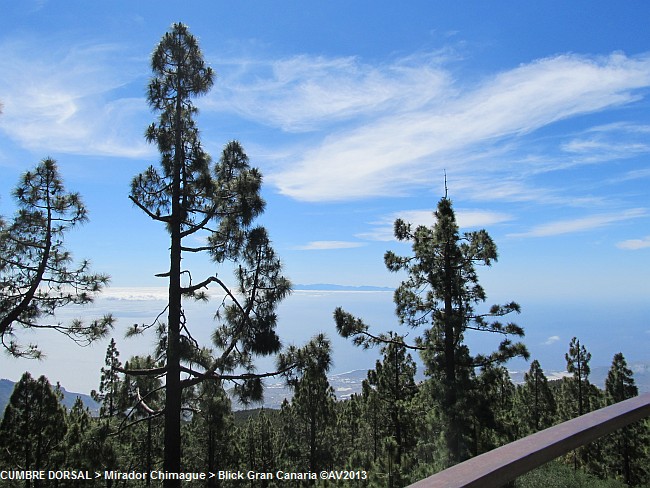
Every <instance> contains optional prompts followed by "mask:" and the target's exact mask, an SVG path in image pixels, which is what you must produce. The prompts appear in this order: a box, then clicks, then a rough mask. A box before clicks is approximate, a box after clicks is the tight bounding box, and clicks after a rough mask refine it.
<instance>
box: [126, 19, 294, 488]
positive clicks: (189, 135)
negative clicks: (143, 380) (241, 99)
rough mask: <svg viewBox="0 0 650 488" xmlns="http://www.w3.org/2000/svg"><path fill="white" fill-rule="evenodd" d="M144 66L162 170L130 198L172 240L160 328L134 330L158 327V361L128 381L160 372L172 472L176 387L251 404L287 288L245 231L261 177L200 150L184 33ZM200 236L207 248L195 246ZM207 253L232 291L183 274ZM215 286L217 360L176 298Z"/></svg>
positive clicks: (263, 240)
mask: <svg viewBox="0 0 650 488" xmlns="http://www.w3.org/2000/svg"><path fill="white" fill-rule="evenodd" d="M151 66H152V70H153V73H154V76H153V78H152V79H151V82H150V84H149V91H148V101H149V104H150V106H151V107H152V108H153V109H154V110H155V111H157V112H158V113H159V118H158V122H157V123H154V124H152V125H151V126H150V127H149V129H148V130H147V134H146V136H147V139H148V140H149V141H150V142H155V143H156V144H157V146H158V149H159V151H160V153H161V156H162V157H161V171H158V170H157V169H155V168H154V167H153V166H152V167H149V168H148V169H147V170H146V171H145V172H144V173H142V174H140V175H139V176H137V177H136V178H134V180H133V183H132V186H131V195H130V198H131V200H132V201H133V203H134V204H135V205H136V206H137V207H138V208H140V209H141V210H142V211H143V212H144V213H145V214H146V215H148V216H149V217H150V218H151V219H153V220H154V221H157V222H160V223H162V224H164V225H165V227H166V229H167V232H168V233H169V236H170V244H169V249H170V255H169V268H168V270H167V271H165V272H164V273H161V274H160V275H158V276H160V277H164V278H167V279H168V284H169V287H168V290H169V291H168V305H167V308H166V311H167V322H166V324H164V323H161V322H159V321H158V320H157V319H156V320H155V321H154V322H153V323H151V324H147V325H143V326H142V327H134V329H132V331H131V332H133V333H136V332H141V331H143V330H146V329H148V328H151V327H157V328H158V336H159V350H160V352H161V358H162V359H163V361H164V363H163V366H162V367H159V368H152V369H150V370H141V371H139V372H138V371H134V370H132V371H130V374H132V375H154V376H155V375H160V374H164V375H165V406H164V411H163V412H164V420H165V427H164V436H165V440H164V445H165V454H164V463H163V466H164V469H165V471H168V472H173V473H178V472H180V470H181V411H182V408H183V390H184V389H188V388H191V387H193V386H194V385H196V384H198V383H200V382H202V381H205V380H210V381H213V380H234V381H238V383H237V384H236V385H235V390H236V393H238V394H239V395H240V396H241V397H242V398H243V399H244V400H250V399H258V398H259V397H260V396H261V393H262V385H261V379H260V376H259V375H257V374H255V367H254V362H253V360H254V357H255V356H257V355H268V354H273V353H276V352H277V351H278V350H279V349H280V340H279V338H278V336H277V334H276V333H275V325H276V314H275V307H276V306H277V303H278V302H279V301H280V300H282V299H283V298H284V297H285V296H286V295H287V294H288V293H289V291H290V284H289V282H288V280H286V279H284V278H283V277H282V276H281V274H280V273H281V265H280V261H279V259H278V258H277V257H276V255H275V253H274V251H273V249H272V247H271V244H270V240H269V238H268V235H267V233H266V231H265V230H264V229H263V228H261V227H252V222H253V220H254V218H255V217H256V216H258V215H259V214H261V213H262V211H263V209H264V201H263V200H262V198H261V196H260V194H259V192H260V186H261V180H262V177H261V175H260V173H259V171H257V170H256V169H254V168H251V167H250V166H249V162H248V158H247V156H246V154H245V153H244V151H243V148H242V147H241V145H240V144H239V143H238V142H230V143H228V144H227V145H226V147H225V148H224V150H223V153H222V155H221V158H220V160H219V162H218V163H217V164H214V165H213V164H212V163H211V160H210V157H209V156H208V154H207V153H206V152H205V151H204V150H203V148H202V146H201V142H200V139H199V131H198V128H197V126H196V123H195V121H194V116H195V115H196V113H197V109H196V107H195V106H194V105H193V103H192V98H193V97H196V96H199V95H202V94H205V93H206V92H207V91H208V90H209V89H210V88H211V86H212V84H213V79H214V73H213V71H212V69H211V68H209V67H208V66H206V64H205V61H204V59H203V55H202V53H201V50H200V49H199V46H198V43H197V41H196V39H195V38H194V37H193V36H192V34H191V33H190V32H189V30H188V29H187V27H186V26H184V25H182V24H174V25H173V26H172V28H171V31H170V32H168V33H167V34H165V35H164V36H163V38H162V40H161V41H160V43H159V44H158V46H157V47H156V49H155V50H154V52H153V55H152V59H151ZM202 239H204V240H203V242H204V243H205V245H197V244H196V243H197V242H200V241H201V240H202ZM204 252H205V253H208V254H209V256H210V257H211V258H212V260H213V261H214V262H215V263H217V264H221V263H224V262H226V261H231V262H234V269H235V277H236V280H237V285H236V286H233V287H230V286H229V285H228V284H227V283H226V282H225V281H223V279H222V278H221V277H219V276H218V275H217V274H216V273H215V274H214V275H211V276H208V277H206V278H205V279H201V280H198V281H197V280H196V279H195V275H194V274H192V272H191V271H190V270H189V269H183V267H182V264H181V263H182V260H183V256H184V255H187V254H188V253H190V254H195V255H196V254H200V253H204ZM201 269H205V266H202V267H201ZM212 283H216V284H217V285H218V286H219V287H220V288H221V290H222V292H223V293H225V295H226V299H224V301H223V303H222V305H221V306H220V308H219V311H218V313H217V315H216V317H217V319H218V320H219V321H220V326H219V327H218V329H217V330H216V331H215V333H214V334H213V341H214V346H215V347H216V348H217V349H218V352H216V353H214V352H213V351H212V350H210V349H207V348H202V347H200V346H199V345H198V344H197V343H196V341H195V340H194V338H193V337H192V335H191V332H190V328H189V326H188V322H187V318H186V316H185V312H184V308H183V298H191V299H195V300H207V299H208V295H207V293H206V292H205V289H206V288H207V287H208V285H210V284H212ZM163 313H164V312H163ZM163 313H161V316H162V314H163ZM235 371H243V373H241V374H240V373H237V374H235ZM143 395H144V392H143ZM165 486H180V481H179V480H166V481H165Z"/></svg>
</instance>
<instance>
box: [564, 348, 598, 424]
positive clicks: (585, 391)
mask: <svg viewBox="0 0 650 488" xmlns="http://www.w3.org/2000/svg"><path fill="white" fill-rule="evenodd" d="M564 357H565V359H566V362H567V371H568V372H569V373H573V384H574V385H575V387H576V389H577V395H576V399H577V403H578V415H582V414H584V413H587V412H589V411H590V410H591V409H590V408H589V374H590V373H591V368H590V367H589V361H591V353H589V352H588V351H587V349H586V348H585V346H584V345H582V346H581V345H580V340H578V338H577V337H574V338H573V339H571V343H570V344H569V352H568V353H566V354H565V355H564Z"/></svg>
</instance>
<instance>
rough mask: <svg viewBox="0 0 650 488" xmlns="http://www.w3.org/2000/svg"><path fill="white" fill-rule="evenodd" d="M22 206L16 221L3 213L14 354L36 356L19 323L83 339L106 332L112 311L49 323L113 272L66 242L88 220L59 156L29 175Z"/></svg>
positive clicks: (9, 343) (1, 264)
mask: <svg viewBox="0 0 650 488" xmlns="http://www.w3.org/2000/svg"><path fill="white" fill-rule="evenodd" d="M14 197H15V199H16V202H17V204H18V212H17V214H16V216H15V217H14V219H13V221H12V222H11V223H10V224H7V223H6V222H4V221H3V220H2V219H0V340H1V341H2V345H3V347H4V348H5V349H6V350H7V351H8V352H9V353H10V354H12V355H14V356H23V357H36V358H39V357H40V356H41V352H40V351H39V349H38V347H37V346H36V345H34V344H29V345H27V346H23V345H21V344H20V343H19V342H18V341H17V340H16V331H17V330H18V329H32V328H39V329H43V328H47V329H52V330H55V331H57V332H60V333H62V334H65V335H66V336H68V337H70V338H71V339H73V340H74V341H75V342H77V343H79V344H83V345H86V344H89V343H90V342H92V341H94V340H96V339H99V338H101V337H103V336H105V335H106V334H107V333H108V331H109V330H110V328H111V327H112V324H113V318H112V317H111V316H110V315H107V316H104V317H103V318H101V319H97V320H93V321H91V322H90V323H89V324H84V323H83V322H82V321H81V320H74V321H73V322H72V323H71V324H69V325H63V324H57V323H56V322H55V323H48V320H49V319H51V318H52V316H53V315H54V313H55V311H56V310H57V309H59V308H61V307H64V306H66V305H70V304H76V305H83V304H87V303H91V302H92V301H93V298H94V296H95V295H96V294H97V293H98V292H100V291H101V290H102V288H103V287H104V286H105V285H106V284H107V283H108V276H106V275H103V274H95V273H91V271H90V263H89V262H88V261H82V262H81V263H80V264H79V265H78V266H73V265H72V255H71V254H70V252H69V251H67V250H66V249H65V247H64V239H65V236H66V234H67V233H68V232H69V231H70V230H71V229H73V228H74V227H76V226H78V225H81V224H83V223H84V222H86V221H87V220H88V215H87V211H86V207H85V206H84V204H83V202H82V200H81V197H80V196H79V194H78V193H67V192H66V190H65V188H64V186H63V182H62V181H61V177H60V175H59V171H58V168H57V165H56V161H54V160H53V159H50V158H47V159H44V160H43V161H41V163H40V164H38V166H37V167H36V169H35V170H33V171H28V172H27V173H25V174H24V175H23V177H22V178H21V181H20V183H19V185H18V186H17V187H16V189H15V190H14Z"/></svg>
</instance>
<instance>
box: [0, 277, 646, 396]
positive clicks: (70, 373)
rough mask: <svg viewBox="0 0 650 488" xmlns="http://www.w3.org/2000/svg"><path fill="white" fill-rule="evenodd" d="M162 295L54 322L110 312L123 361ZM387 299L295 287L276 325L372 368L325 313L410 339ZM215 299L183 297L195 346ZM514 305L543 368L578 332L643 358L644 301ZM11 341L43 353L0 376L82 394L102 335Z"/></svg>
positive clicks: (289, 340)
mask: <svg viewBox="0 0 650 488" xmlns="http://www.w3.org/2000/svg"><path fill="white" fill-rule="evenodd" d="M164 296H165V289H164V288H137V289H136V288H132V289H126V288H123V289H118V288H116V289H109V290H108V291H107V293H105V294H104V295H103V296H102V297H101V298H99V299H97V300H96V302H95V303H94V304H93V305H92V306H88V307H83V308H82V307H68V308H66V309H64V310H62V311H61V313H60V314H59V316H58V317H57V320H59V321H61V322H67V321H68V320H71V319H72V318H74V317H82V318H84V319H86V320H90V319H92V318H93V317H98V316H101V315H103V314H105V313H112V314H113V315H114V317H115V318H116V319H117V322H116V326H115V329H114V331H113V334H112V335H113V337H114V338H115V340H116V342H117V347H118V349H119V351H120V359H121V360H122V362H125V361H126V360H128V359H129V357H131V356H134V355H147V354H150V353H151V352H152V351H153V348H154V341H155V338H154V335H153V333H149V334H148V335H144V336H142V337H138V338H135V339H125V338H124V332H125V330H126V329H127V328H128V327H129V326H131V325H132V324H134V323H138V324H146V323H151V322H152V321H153V320H154V319H155V318H156V316H157V315H158V314H159V313H160V312H161V311H163V310H164V308H165V303H166V302H165V300H164ZM392 298H393V294H392V292H387V291H313V290H310V291H301V290H297V291H294V292H293V294H292V295H291V296H290V297H289V298H287V299H286V300H285V301H284V302H283V303H282V304H281V305H280V306H279V308H278V317H279V320H278V327H277V331H278V334H279V335H280V338H281V340H282V343H283V345H285V346H286V345H290V344H293V345H296V346H300V345H302V344H304V343H306V342H307V341H308V340H309V339H310V338H311V337H313V336H314V335H316V334H318V333H321V332H322V333H325V334H326V335H327V336H328V337H329V338H330V340H331V342H332V348H333V366H332V369H331V371H330V372H331V373H332V374H335V373H343V372H346V371H352V370H359V369H361V370H363V369H369V368H373V367H374V364H375V361H376V360H377V359H378V358H379V357H380V353H379V350H378V349H377V348H374V349H369V350H363V349H360V348H358V347H355V346H354V345H352V343H351V341H349V340H346V339H343V338H341V337H339V336H338V335H337V333H336V329H335V325H334V320H333V312H334V309H335V308H336V307H338V306H340V307H343V308H344V309H345V310H346V311H348V312H350V313H352V314H354V315H356V316H358V317H360V318H362V319H363V320H364V321H365V322H366V323H367V324H369V325H370V326H371V328H372V330H373V331H374V332H386V331H388V330H395V331H398V332H399V333H400V334H407V340H409V339H411V340H412V339H413V338H414V337H416V336H417V335H418V331H417V330H410V329H409V328H407V327H405V326H400V325H399V324H398V321H397V318H396V316H395V313H394V305H393V302H392ZM221 299H222V297H219V296H214V297H212V299H211V301H210V302H208V303H207V304H205V303H188V304H187V306H186V315H187V318H188V326H189V327H190V330H191V331H192V334H193V336H194V338H195V339H196V340H197V341H198V342H199V343H200V344H201V345H205V346H210V334H211V332H212V331H213V330H214V328H215V325H216V322H215V320H214V313H215V311H216V308H217V307H218V305H219V303H221ZM520 304H521V305H522V313H521V314H520V315H518V316H517V315H514V316H512V317H510V316H508V317H505V318H503V319H502V320H503V321H509V320H512V321H514V322H516V323H518V324H519V325H521V326H523V327H524V328H525V331H526V337H525V338H524V339H523V341H524V342H525V343H526V345H527V346H528V348H529V351H530V353H531V359H538V360H539V361H540V363H541V365H542V368H544V370H547V371H562V370H564V369H566V361H565V359H564V354H565V353H566V351H567V350H568V345H569V342H570V340H571V338H572V337H573V336H578V337H579V338H580V340H581V343H582V344H584V345H585V346H586V347H587V349H588V350H589V351H590V352H591V353H592V362H591V364H592V367H595V366H608V365H609V364H610V363H611V360H612V357H613V355H614V354H615V353H617V352H623V354H624V355H625V357H626V358H627V360H628V362H634V361H642V362H650V323H649V322H648V317H650V313H649V312H650V309H649V307H648V306H647V305H646V304H643V303H642V304H638V303H602V302H599V303H580V304H575V303H571V302H569V301H567V302H564V303H563V302H555V303H552V304H548V303H534V302H533V303H530V302H526V301H523V302H521V303H520ZM486 309H487V306H486ZM163 320H164V315H163ZM19 339H20V340H21V341H22V342H24V343H27V342H36V343H38V344H39V346H40V347H41V349H42V350H43V351H44V352H45V354H46V357H45V359H43V360H42V361H34V360H25V359H16V358H11V357H8V356H7V355H4V354H3V355H2V356H0V377H2V378H7V379H10V380H12V381H16V380H18V379H19V378H20V376H21V375H22V373H23V372H24V371H30V372H31V373H32V375H33V376H38V375H40V374H45V375H46V376H47V377H48V378H49V379H50V381H51V382H52V383H53V384H55V383H56V382H57V381H58V382H60V383H61V384H62V385H63V386H65V388H66V389H67V390H69V391H77V392H83V393H87V392H89V391H90V390H91V389H93V388H95V389H96V388H97V387H98V386H99V378H100V368H101V367H102V366H103V364H104V357H105V352H106V347H107V345H108V342H109V340H108V339H106V340H103V341H100V342H98V343H96V344H94V345H92V346H90V347H83V348H82V347H79V346H77V345H75V344H74V343H73V342H71V341H70V340H69V339H67V338H65V337H63V336H61V335H60V334H56V333H53V332H49V331H45V330H41V331H37V332H23V333H20V334H19ZM500 340H501V337H500V336H498V335H496V334H490V333H472V332H469V333H468V334H467V336H466V342H467V344H468V345H469V347H470V350H471V351H472V352H473V353H478V352H482V353H489V352H490V351H491V350H494V349H495V348H496V347H497V345H498V343H499V341H500ZM416 359H417V358H416ZM256 364H257V366H258V371H259V372H267V371H272V370H274V367H275V364H274V359H273V358H260V359H259V360H258V361H257V362H256ZM508 367H509V369H511V370H513V371H522V370H527V369H528V367H529V362H526V361H523V360H513V361H511V363H509V365H508Z"/></svg>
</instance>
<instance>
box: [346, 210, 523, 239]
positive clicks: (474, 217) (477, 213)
mask: <svg viewBox="0 0 650 488" xmlns="http://www.w3.org/2000/svg"><path fill="white" fill-rule="evenodd" d="M455 213H456V222H457V223H458V227H459V228H461V229H468V228H477V227H486V226H490V225H494V224H499V223H502V222H507V221H509V220H513V217H512V216H511V215H508V214H505V213H500V212H491V211H487V210H466V209H457V210H455ZM397 219H402V220H403V221H405V222H409V223H410V224H411V225H412V228H413V229H415V228H416V227H417V226H419V225H424V226H426V227H430V226H432V225H433V224H434V223H435V216H434V214H433V212H432V211H431V210H404V211H400V212H394V213H391V214H390V215H387V216H385V217H383V218H382V219H380V220H378V221H376V222H373V223H372V229H371V230H370V231H368V232H363V233H359V234H356V237H358V238H360V239H368V240H372V241H393V240H395V235H394V233H393V226H394V223H395V220H397Z"/></svg>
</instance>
